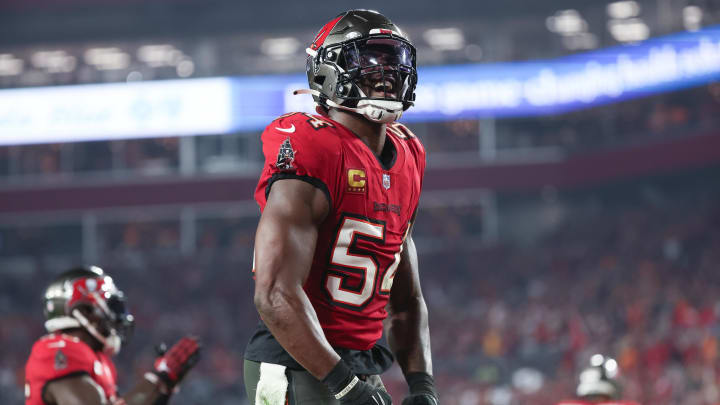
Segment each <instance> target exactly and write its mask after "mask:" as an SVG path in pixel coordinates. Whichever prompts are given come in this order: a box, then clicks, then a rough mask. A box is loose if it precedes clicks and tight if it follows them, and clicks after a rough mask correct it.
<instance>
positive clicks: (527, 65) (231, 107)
mask: <svg viewBox="0 0 720 405" xmlns="http://www.w3.org/2000/svg"><path fill="white" fill-rule="evenodd" d="M418 75H419V84H418V88H417V102H416V105H415V106H414V107H413V108H411V109H410V110H408V111H407V112H406V113H405V114H404V115H403V117H402V121H405V122H413V121H415V122H417V121H436V120H453V119H461V118H479V117H519V116H532V115H542V114H558V113H563V112H567V111H572V110H577V109H582V108H588V107H592V106H597V105H601V104H607V103H613V102H618V101H621V100H627V99H630V98H634V97H640V96H645V95H649V94H655V93H661V92H667V91H672V90H676V89H681V88H687V87H692V86H696V85H699V84H703V83H708V82H711V81H714V80H718V79H720V26H714V27H708V28H705V29H703V30H701V31H697V32H684V33H680V34H675V35H670V36H665V37H660V38H655V39H651V40H648V41H644V42H642V43H638V44H634V45H625V46H617V47H613V48H607V49H603V50H598V51H593V52H586V53H581V54H576V55H571V56H567V57H562V58H557V59H549V60H536V61H530V62H513V63H489V64H473V65H457V66H432V67H421V68H419V72H418ZM305 87H307V82H306V78H305V75H304V74H296V75H281V76H248V77H226V78H209V79H185V80H166V81H153V82H134V83H112V84H97V85H79V86H60V87H41V88H21V89H7V90H0V145H8V144H22V143H40V142H66V141H83V140H99V139H120V138H134V137H150V136H179V135H204V134H222V133H229V132H236V131H251V130H260V129H262V128H263V127H264V126H265V125H267V124H268V123H269V122H270V121H271V120H272V119H273V118H275V117H277V116H278V115H281V114H283V113H285V112H289V111H307V112H311V111H314V104H313V102H312V98H311V97H310V96H308V95H300V96H293V95H292V91H293V90H296V89H300V88H305Z"/></svg>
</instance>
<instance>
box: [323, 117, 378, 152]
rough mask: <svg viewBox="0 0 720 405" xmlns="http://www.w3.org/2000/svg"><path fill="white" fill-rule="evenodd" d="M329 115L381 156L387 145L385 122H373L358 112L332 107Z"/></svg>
mask: <svg viewBox="0 0 720 405" xmlns="http://www.w3.org/2000/svg"><path fill="white" fill-rule="evenodd" d="M328 115H329V116H330V118H331V119H332V120H333V121H336V122H338V123H340V124H342V125H343V126H344V127H346V128H347V129H349V130H350V131H352V132H353V133H354V134H355V135H357V136H358V138H360V140H362V141H363V142H364V143H365V145H367V146H368V148H370V150H371V151H372V152H373V153H374V154H375V156H380V155H381V154H382V150H383V147H384V146H385V128H386V127H385V124H380V123H377V122H372V121H370V120H368V119H366V118H365V117H362V116H360V115H358V114H352V113H349V112H346V111H342V110H338V109H335V108H331V109H330V111H329V112H328Z"/></svg>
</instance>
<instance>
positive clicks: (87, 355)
mask: <svg viewBox="0 0 720 405" xmlns="http://www.w3.org/2000/svg"><path fill="white" fill-rule="evenodd" d="M94 357H95V356H94V352H93V350H92V348H90V346H88V345H87V344H86V343H85V342H83V341H82V340H80V339H78V338H77V337H74V336H70V335H65V334H62V333H51V334H49V335H45V336H43V337H41V338H40V339H38V340H37V341H35V344H34V345H33V347H32V351H31V352H30V358H29V359H28V366H31V365H39V366H40V365H42V366H47V364H48V362H51V363H53V366H54V367H55V368H56V369H63V368H64V367H63V366H64V365H67V363H68V362H73V363H86V362H90V363H91V362H92V360H93V359H94Z"/></svg>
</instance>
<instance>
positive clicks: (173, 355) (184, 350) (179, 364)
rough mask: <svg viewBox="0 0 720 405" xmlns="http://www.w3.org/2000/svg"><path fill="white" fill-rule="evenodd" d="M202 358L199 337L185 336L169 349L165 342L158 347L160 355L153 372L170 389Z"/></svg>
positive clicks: (170, 390)
mask: <svg viewBox="0 0 720 405" xmlns="http://www.w3.org/2000/svg"><path fill="white" fill-rule="evenodd" d="M199 359H200V345H199V344H198V341H197V339H195V338H191V337H184V338H182V339H180V340H179V341H178V342H177V343H175V345H173V347H171V348H170V349H169V350H168V349H167V347H166V346H165V344H161V345H160V346H159V347H158V357H157V359H155V364H154V365H153V373H154V374H155V375H157V376H158V377H159V378H160V380H162V382H163V383H165V386H166V387H167V389H168V392H172V390H173V388H174V387H175V386H176V385H177V384H178V383H180V381H182V379H183V377H185V374H187V372H188V371H190V369H191V368H193V366H195V364H196V363H197V361H198V360H199Z"/></svg>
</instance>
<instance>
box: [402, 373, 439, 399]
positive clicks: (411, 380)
mask: <svg viewBox="0 0 720 405" xmlns="http://www.w3.org/2000/svg"><path fill="white" fill-rule="evenodd" d="M405 379H406V380H407V383H408V386H409V387H410V395H408V396H407V397H405V399H403V401H402V405H439V401H438V395H437V390H436V389H435V380H434V379H433V378H432V376H431V375H430V374H427V373H410V374H408V375H406V376H405Z"/></svg>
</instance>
